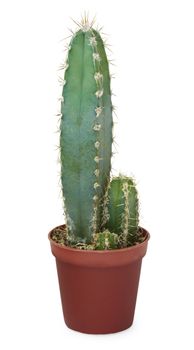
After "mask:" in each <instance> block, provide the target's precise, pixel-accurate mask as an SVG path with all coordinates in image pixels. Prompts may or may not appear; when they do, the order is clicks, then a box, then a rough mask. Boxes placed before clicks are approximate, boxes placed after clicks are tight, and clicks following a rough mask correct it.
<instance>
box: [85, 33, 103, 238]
mask: <svg viewBox="0 0 194 350" xmlns="http://www.w3.org/2000/svg"><path fill="white" fill-rule="evenodd" d="M90 31H91V36H90V38H89V45H90V46H91V47H92V50H93V54H92V56H93V63H94V70H95V73H94V80H95V83H96V92H95V95H96V98H97V106H96V108H95V116H96V120H95V123H94V126H93V130H94V132H95V133H96V141H95V143H94V147H95V157H94V162H95V170H94V175H95V178H96V181H95V182H94V186H93V187H94V195H93V216H92V219H91V230H92V234H95V233H96V231H97V229H98V215H99V202H100V198H99V195H98V189H99V187H100V183H99V181H98V179H99V176H100V167H99V162H100V161H101V160H102V158H101V157H100V152H99V150H100V146H101V143H100V140H99V139H98V132H99V131H100V130H101V128H102V124H101V123H100V122H99V119H100V117H103V102H102V96H103V92H104V91H103V74H102V71H101V65H100V62H101V57H100V54H99V52H98V43H97V40H96V36H95V33H94V32H93V30H92V29H90Z"/></svg>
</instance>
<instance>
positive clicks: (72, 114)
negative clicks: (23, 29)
mask: <svg viewBox="0 0 194 350" xmlns="http://www.w3.org/2000/svg"><path fill="white" fill-rule="evenodd" d="M65 68H66V70H65V74H64V80H63V79H62V84H63V91H62V97H61V123H60V161H61V183H62V193H63V198H64V210H65V214H66V220H67V231H68V237H69V239H70V240H71V239H72V240H77V241H79V242H85V243H90V242H91V240H92V235H93V234H94V233H96V232H98V231H99V229H100V216H101V202H102V198H103V196H104V194H105V191H106V187H107V183H108V181H109V178H110V170H111V154H112V127H113V120H112V103H111V91H110V74H109V67H108V61H107V56H106V53H105V48H104V43H103V40H102V38H101V36H100V34H99V32H98V31H96V30H94V29H93V28H92V27H91V26H89V25H88V24H87V23H85V24H84V25H83V27H82V28H81V29H80V30H78V31H77V32H76V33H75V34H74V35H73V37H72V40H71V42H70V46H69V51H68V58H67V62H66V65H65Z"/></svg>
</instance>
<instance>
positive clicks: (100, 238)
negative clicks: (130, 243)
mask: <svg viewBox="0 0 194 350" xmlns="http://www.w3.org/2000/svg"><path fill="white" fill-rule="evenodd" d="M93 240H94V247H95V250H106V249H117V248H118V243H119V237H118V235H117V234H116V233H112V232H110V231H108V230H105V231H103V232H99V233H96V234H94V235H93Z"/></svg>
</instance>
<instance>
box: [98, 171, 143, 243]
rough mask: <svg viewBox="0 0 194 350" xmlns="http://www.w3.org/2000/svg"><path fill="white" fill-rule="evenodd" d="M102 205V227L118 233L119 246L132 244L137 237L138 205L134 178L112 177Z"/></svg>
mask: <svg viewBox="0 0 194 350" xmlns="http://www.w3.org/2000/svg"><path fill="white" fill-rule="evenodd" d="M106 198H107V200H106V201H105V204H104V207H103V218H102V225H103V227H102V229H104V228H106V229H108V230H109V231H110V232H115V233H116V234H118V235H119V239H120V243H121V246H124V247H126V246H128V245H132V244H134V242H135V241H136V240H137V238H138V224H139V208H138V207H139V205H138V195H137V189H136V186H135V183H134V180H133V179H132V178H131V177H127V176H122V175H120V176H117V177H113V178H112V180H111V182H110V184H109V185H108V188H107V193H106Z"/></svg>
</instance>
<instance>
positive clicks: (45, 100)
mask: <svg viewBox="0 0 194 350" xmlns="http://www.w3.org/2000/svg"><path fill="white" fill-rule="evenodd" d="M0 7H1V8H0V62H1V63H0V118H1V127H0V152H1V155H0V161H1V168H0V175H1V181H0V202H1V236H0V237H1V242H0V245H1V248H0V259H1V262H0V269H1V280H0V283H1V287H0V292H1V296H0V303H1V306H0V318H1V326H0V327H1V328H0V330H1V338H0V342H2V346H1V349H3V350H7V349H9V350H12V349H20V350H24V349H25V350H26V349H27V350H34V349H47V350H50V349H57V350H60V349H66V348H71V349H74V347H76V346H77V347H79V349H84V350H87V349H91V348H93V349H97V348H99V347H101V348H107V347H111V348H112V349H118V348H120V349H121V348H123V349H125V348H126V349H128V348H129V349H133V350H139V349H141V348H143V349H145V350H155V349H157V350H163V349H172V348H173V349H177V348H180V349H188V350H190V349H193V348H194V340H193V325H194V317H193V313H194V308H193V306H194V302H193V298H194V288H193V276H194V273H193V269H194V261H193V255H194V254H193V243H194V240H193V236H194V232H193V210H194V200H193V198H194V186H193V183H194V170H193V158H194V157H193V152H194V150H193V148H194V137H193V136H194V127H193V118H194V2H193V1H188V0H184V1H179V0H176V1H173V0H162V1H157V0H153V1H151V0H147V1H145V0H142V1H140V0H134V1H130V0H129V1H122V0H121V1H115V2H113V1H104V0H98V1H93V0H90V1H84V0H83V1H75V0H71V1H69V2H67V1H65V0H63V1H62V0H53V1H49V0H47V1H41V0H39V1H38V0H33V1H22V0H18V1H13V0H12V1H9V0H2V1H1V5H0ZM84 10H86V11H87V10H88V11H89V12H90V15H91V18H92V17H93V16H94V15H95V14H96V15H97V23H99V24H100V25H102V26H104V30H103V31H104V32H105V33H107V34H108V36H107V38H108V41H109V43H110V44H111V45H112V47H111V49H112V50H113V55H112V57H113V58H114V59H115V63H116V67H113V71H114V72H115V73H116V79H114V81H113V85H112V88H113V92H114V93H115V94H116V96H117V97H115V98H114V103H115V104H116V105H117V115H118V118H117V120H116V121H117V124H115V135H116V141H117V143H118V147H117V148H118V149H117V150H118V153H117V154H116V155H115V157H114V161H113V166H114V169H115V170H114V172H115V173H117V172H119V171H121V172H124V173H125V174H128V175H131V174H133V175H134V176H135V177H136V179H137V183H138V190H139V194H140V200H141V225H142V226H144V227H145V228H147V229H148V230H149V231H150V233H151V240H150V242H149V247H148V253H147V255H146V257H145V258H144V261H143V268H142V275H141V281H140V289H139V294H138V301H137V308H136V315H135V321H134V325H133V327H132V328H131V329H129V330H126V331H124V332H121V333H118V334H113V335H106V336H102V335H100V336H93V335H84V334H81V333H77V332H74V331H71V330H69V329H68V328H67V327H66V326H65V325H64V322H63V317H62V310H61V305H60V299H59V290H58V281H57V274H56V269H55V261H54V258H53V256H52V255H51V252H50V247H49V243H48V239H47V233H48V231H49V230H50V229H51V228H53V227H54V226H56V225H58V224H62V223H63V221H64V218H63V212H62V203H61V199H60V186H59V174H58V171H59V167H58V165H57V151H56V150H55V145H56V144H57V142H58V134H56V133H55V130H56V128H57V118H56V116H55V114H56V113H57V111H58V103H57V97H58V96H59V94H60V87H59V85H58V81H57V68H58V65H59V63H60V61H61V59H62V60H64V58H65V53H64V52H63V49H64V47H65V43H68V40H67V41H60V39H63V38H65V37H66V36H68V35H69V32H68V30H67V28H73V29H74V28H75V26H74V23H73V22H72V21H71V20H70V17H73V18H74V19H75V20H79V19H80V16H81V14H83V12H84ZM70 181H71V179H70Z"/></svg>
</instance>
